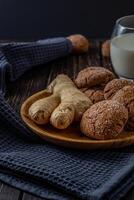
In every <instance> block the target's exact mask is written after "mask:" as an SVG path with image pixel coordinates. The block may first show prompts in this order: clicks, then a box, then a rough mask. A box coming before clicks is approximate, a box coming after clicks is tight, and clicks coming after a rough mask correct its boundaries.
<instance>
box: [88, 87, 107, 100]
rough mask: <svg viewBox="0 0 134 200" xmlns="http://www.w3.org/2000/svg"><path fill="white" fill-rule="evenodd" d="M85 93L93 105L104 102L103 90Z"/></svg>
mask: <svg viewBox="0 0 134 200" xmlns="http://www.w3.org/2000/svg"><path fill="white" fill-rule="evenodd" d="M84 93H85V95H86V96H87V97H88V98H89V99H91V101H92V102H93V103H97V102H99V101H102V100H104V91H103V89H102V88H90V89H87V90H86V91H85V92H84Z"/></svg>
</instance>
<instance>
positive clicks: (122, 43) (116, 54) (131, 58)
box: [110, 33, 134, 79]
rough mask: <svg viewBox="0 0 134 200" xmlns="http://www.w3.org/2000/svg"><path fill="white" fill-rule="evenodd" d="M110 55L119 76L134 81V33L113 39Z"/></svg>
mask: <svg viewBox="0 0 134 200" xmlns="http://www.w3.org/2000/svg"><path fill="white" fill-rule="evenodd" d="M110 53H111V60H112V64H113V67H114V70H115V72H116V73H117V75H119V76H120V77H125V78H130V79H134V33H127V34H124V35H121V36H118V37H115V38H113V39H112V40H111V46H110Z"/></svg>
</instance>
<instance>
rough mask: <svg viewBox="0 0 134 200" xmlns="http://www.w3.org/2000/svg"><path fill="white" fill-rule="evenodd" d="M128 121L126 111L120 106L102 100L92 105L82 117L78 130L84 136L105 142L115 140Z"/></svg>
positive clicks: (115, 102) (111, 101) (110, 101)
mask: <svg viewBox="0 0 134 200" xmlns="http://www.w3.org/2000/svg"><path fill="white" fill-rule="evenodd" d="M127 119H128V111H127V109H126V108H125V106H123V105H122V104H120V103H118V102H117V101H113V100H104V101H101V102H98V103H96V104H94V105H92V106H91V107H90V108H89V109H88V110H87V111H86V112H85V113H84V115H83V117H82V120H81V123H80V128H81V131H82V133H84V134H85V135H86V136H88V137H91V138H95V139H99V140H105V139H112V138H116V137H117V136H118V135H119V134H120V133H121V132H122V130H123V128H124V126H125V124H126V122H127Z"/></svg>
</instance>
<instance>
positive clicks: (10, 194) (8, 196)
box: [0, 183, 20, 200]
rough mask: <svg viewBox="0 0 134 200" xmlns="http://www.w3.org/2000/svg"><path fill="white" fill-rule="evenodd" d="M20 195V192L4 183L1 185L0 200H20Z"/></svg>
mask: <svg viewBox="0 0 134 200" xmlns="http://www.w3.org/2000/svg"><path fill="white" fill-rule="evenodd" d="M19 195H20V191H19V190H17V189H15V188H12V187H10V186H7V185H5V184H3V183H1V184H0V200H19Z"/></svg>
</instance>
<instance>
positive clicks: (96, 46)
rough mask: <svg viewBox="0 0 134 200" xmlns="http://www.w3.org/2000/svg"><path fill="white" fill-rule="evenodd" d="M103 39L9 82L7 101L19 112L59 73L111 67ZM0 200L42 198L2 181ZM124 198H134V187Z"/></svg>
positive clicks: (72, 73) (129, 199)
mask: <svg viewBox="0 0 134 200" xmlns="http://www.w3.org/2000/svg"><path fill="white" fill-rule="evenodd" d="M101 44H102V41H100V40H97V41H93V48H92V50H90V51H89V52H88V53H87V54H84V55H79V56H78V55H77V56H73V55H70V56H67V57H65V58H61V59H58V60H56V61H53V62H50V63H49V64H46V65H43V66H38V67H35V68H34V69H33V70H32V71H29V72H28V73H26V74H24V75H23V76H22V77H21V78H20V79H19V80H17V81H16V82H14V83H8V93H7V94H6V99H7V101H8V102H9V103H10V104H11V105H12V106H13V107H14V109H15V110H16V111H17V112H19V110H20V106H21V104H22V102H23V101H24V100H25V99H26V98H27V97H28V96H30V95H31V94H33V93H35V92H37V91H39V90H42V89H44V88H45V87H46V85H47V84H49V83H50V81H51V80H52V79H54V78H55V77H56V75H57V74H59V73H65V74H68V75H69V76H70V77H71V78H74V77H75V76H76V74H77V72H78V71H79V70H80V69H82V68H84V67H86V65H94V66H95V65H101V66H104V67H107V68H111V63H110V61H109V59H106V58H103V57H102V55H101V51H100V49H101ZM0 200H41V198H38V197H35V196H32V195H30V194H27V193H25V192H23V191H20V190H18V189H15V188H12V187H10V186H7V185H5V184H4V183H2V182H0ZM122 200H134V188H133V189H131V191H129V192H128V194H127V195H126V196H125V197H124V198H123V199H122Z"/></svg>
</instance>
